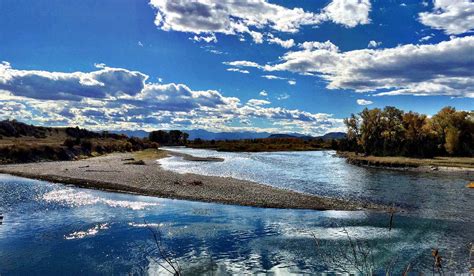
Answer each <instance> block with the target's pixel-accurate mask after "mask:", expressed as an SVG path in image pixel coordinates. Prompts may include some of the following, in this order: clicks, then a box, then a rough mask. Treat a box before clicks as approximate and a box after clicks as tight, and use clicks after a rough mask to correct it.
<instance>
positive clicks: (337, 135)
mask: <svg viewBox="0 0 474 276" xmlns="http://www.w3.org/2000/svg"><path fill="white" fill-rule="evenodd" d="M183 131H184V132H186V133H188V134H189V139H190V140H194V139H197V138H200V139H203V140H240V139H261V138H300V139H306V140H309V139H313V138H322V139H323V140H330V139H344V138H345V137H346V134H345V133H344V132H329V133H326V134H325V135H323V136H315V137H313V136H308V135H304V134H301V133H284V134H275V133H270V132H252V131H244V132H211V131H207V130H204V129H192V130H183ZM111 132H113V133H117V134H125V135H127V136H133V137H139V138H143V137H148V132H147V131H144V130H122V131H111Z"/></svg>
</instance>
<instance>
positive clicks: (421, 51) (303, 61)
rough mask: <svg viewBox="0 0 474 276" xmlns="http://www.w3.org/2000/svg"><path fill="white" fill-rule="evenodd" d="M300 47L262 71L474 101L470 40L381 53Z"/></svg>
mask: <svg viewBox="0 0 474 276" xmlns="http://www.w3.org/2000/svg"><path fill="white" fill-rule="evenodd" d="M300 47H301V48H302V50H300V51H290V52H288V53H286V54H285V55H284V56H283V57H282V58H281V62H280V63H277V64H273V65H261V66H260V67H261V68H263V70H265V71H291V72H296V73H300V74H306V75H314V76H318V77H320V78H323V79H324V80H326V81H327V82H328V85H327V88H329V89H351V90H355V91H357V92H374V93H377V94H379V95H400V94H407V95H420V96H425V95H447V96H453V97H474V78H473V77H474V55H473V54H472V53H473V52H474V36H468V37H463V38H453V39H452V40H450V41H444V42H440V43H438V44H432V45H413V44H407V45H402V46H398V47H395V48H386V49H381V50H375V49H362V50H353V51H347V52H341V51H340V50H339V48H338V47H337V46H336V45H334V44H332V43H331V42H329V41H327V42H324V43H321V42H311V43H308V42H306V43H303V44H302V45H301V46H300Z"/></svg>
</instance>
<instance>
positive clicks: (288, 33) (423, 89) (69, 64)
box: [0, 0, 474, 134]
mask: <svg viewBox="0 0 474 276" xmlns="http://www.w3.org/2000/svg"><path fill="white" fill-rule="evenodd" d="M473 30H474V2H473V1H470V0H449V1H448V0H435V1H409V0H403V1H392V0H387V1H381V0H378V1H377V0H324V1H323V0H318V1H316V0H300V1H265V0H255V1H245V0H242V1H237V3H233V2H232V1H208V0H199V1H167V0H151V1H140V0H136V1H124V0H107V1H103V0H101V1H96V0H94V1H90V0H81V1H63V0H51V1H47V2H44V1H25V0H17V1H2V2H0V61H3V63H2V65H0V105H1V106H2V109H1V111H0V119H13V118H15V119H18V120H22V121H27V122H30V123H35V124H42V125H55V126H65V125H79V126H83V127H87V128H91V129H147V130H150V129H155V128H166V129H170V128H181V129H190V128H204V129H208V130H214V131H223V130H225V131H229V130H232V131H240V130H255V131H260V130H266V131H271V132H293V131H297V132H304V133H308V134H322V133H325V132H328V131H335V130H343V129H344V127H343V125H342V118H345V117H347V116H349V115H350V113H354V112H359V111H361V110H362V109H363V108H365V107H369V108H373V107H383V106H386V105H393V106H396V107H398V108H401V109H404V110H413V111H416V112H420V113H426V114H430V115H431V114H434V113H436V112H437V111H438V110H439V109H440V108H442V107H443V106H447V105H450V106H454V107H456V108H458V109H462V110H472V109H473V107H474V78H473V75H474V73H473V72H474V36H471V35H472V32H473Z"/></svg>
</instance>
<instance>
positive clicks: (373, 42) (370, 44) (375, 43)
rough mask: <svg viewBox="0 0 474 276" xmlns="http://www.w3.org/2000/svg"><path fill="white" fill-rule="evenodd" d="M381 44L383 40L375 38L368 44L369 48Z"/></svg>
mask: <svg viewBox="0 0 474 276" xmlns="http://www.w3.org/2000/svg"><path fill="white" fill-rule="evenodd" d="M380 45H382V42H377V41H375V40H371V41H369V44H368V45H367V47H368V48H377V47H379V46H380Z"/></svg>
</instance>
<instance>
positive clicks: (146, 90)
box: [0, 62, 342, 135]
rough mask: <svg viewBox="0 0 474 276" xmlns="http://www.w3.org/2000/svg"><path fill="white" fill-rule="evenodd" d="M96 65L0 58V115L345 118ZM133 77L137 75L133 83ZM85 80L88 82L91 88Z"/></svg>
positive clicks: (203, 121) (59, 120)
mask: <svg viewBox="0 0 474 276" xmlns="http://www.w3.org/2000/svg"><path fill="white" fill-rule="evenodd" d="M97 67H98V70H96V71H93V72H74V73H63V72H49V71H38V70H19V69H14V68H12V67H11V65H10V64H8V63H6V62H4V63H2V64H1V65H0V119H13V118H15V119H18V120H27V121H29V122H33V123H36V124H41V125H57V126H68V125H79V126H83V127H87V128H90V129H97V130H99V129H104V128H106V129H108V130H113V129H124V128H126V129H147V130H151V129H157V128H161V129H172V128H175V129H176V128H180V129H184V128H204V129H208V130H216V131H224V130H227V131H228V130H234V131H235V130H244V129H246V130H249V129H253V130H261V131H262V130H270V129H272V130H273V128H269V129H261V128H258V127H255V126H252V125H245V126H240V127H235V126H234V122H235V121H239V122H246V123H250V122H252V121H253V119H255V118H258V119H260V120H259V121H261V120H265V121H266V122H267V124H268V125H275V124H276V125H279V126H283V125H284V126H285V129H288V130H291V131H304V132H306V133H310V134H315V135H317V134H322V133H325V132H327V131H332V130H335V129H339V128H340V127H341V126H342V120H340V119H336V118H332V115H331V114H324V113H310V112H305V111H300V110H294V109H286V108H282V107H270V106H269V105H270V104H271V103H270V102H269V101H267V100H259V99H251V100H249V101H248V102H246V103H242V102H241V101H240V99H238V98H235V97H226V96H224V95H223V94H221V92H219V91H216V90H193V89H191V88H190V87H188V86H186V85H184V84H175V83H167V84H162V83H152V82H146V80H147V79H148V76H147V75H145V74H143V73H141V72H136V71H129V70H127V69H122V68H110V67H107V66H105V65H103V64H98V65H97ZM131 79H133V80H135V79H137V80H138V85H136V83H137V81H132V80H131ZM90 87H93V90H89V89H90ZM132 88H133V89H132ZM83 90H84V91H83ZM32 91H40V92H41V93H38V92H34V93H33V92H32ZM91 91H92V92H94V93H91ZM260 95H262V96H264V95H265V96H266V95H268V94H267V93H266V92H265V91H261V92H260ZM287 97H289V96H288V95H281V96H280V97H278V98H279V99H284V98H287ZM279 129H280V128H275V130H279Z"/></svg>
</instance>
